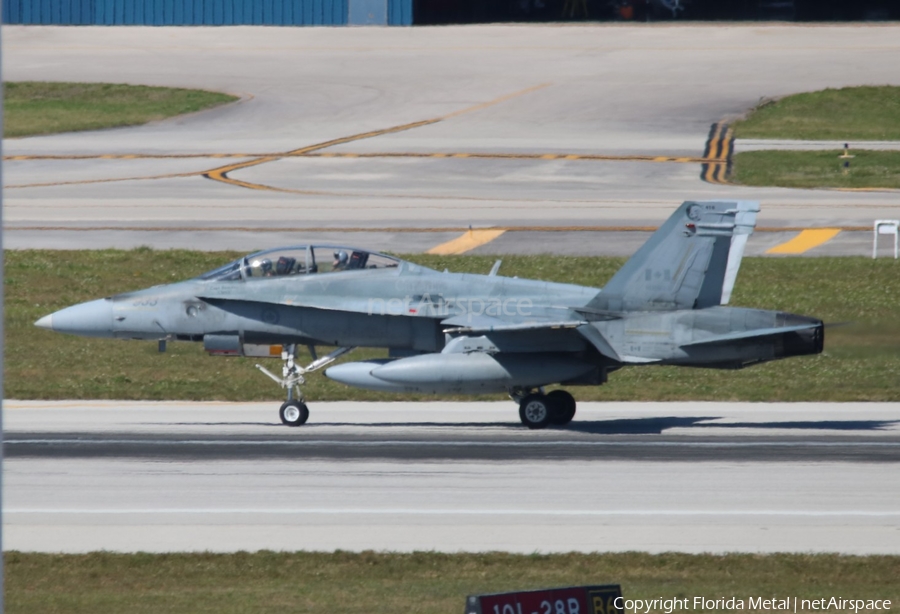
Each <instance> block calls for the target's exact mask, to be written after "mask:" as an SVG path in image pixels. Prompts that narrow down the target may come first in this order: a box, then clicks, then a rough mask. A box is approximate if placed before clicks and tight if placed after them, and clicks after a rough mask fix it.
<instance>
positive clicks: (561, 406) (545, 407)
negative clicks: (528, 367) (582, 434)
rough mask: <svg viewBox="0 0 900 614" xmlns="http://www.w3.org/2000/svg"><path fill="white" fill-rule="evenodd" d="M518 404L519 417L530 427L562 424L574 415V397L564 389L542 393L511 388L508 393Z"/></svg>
mask: <svg viewBox="0 0 900 614" xmlns="http://www.w3.org/2000/svg"><path fill="white" fill-rule="evenodd" d="M509 396H510V398H512V400H513V401H516V402H517V403H518V404H519V418H520V419H521V420H522V424H524V425H525V426H527V427H528V428H530V429H542V428H546V427H547V426H549V425H551V424H553V425H556V426H564V425H566V424H568V423H569V422H571V421H572V418H574V417H575V405H576V404H575V398H574V397H573V396H572V395H571V394H569V393H568V392H566V391H565V390H554V391H553V392H551V393H549V394H544V391H543V390H542V389H538V391H537V392H526V391H524V390H512V391H510V394H509Z"/></svg>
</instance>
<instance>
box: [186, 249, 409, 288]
mask: <svg viewBox="0 0 900 614" xmlns="http://www.w3.org/2000/svg"><path fill="white" fill-rule="evenodd" d="M400 262H401V260H399V259H397V258H393V257H391V256H385V255H384V254H379V253H377V252H367V251H365V250H362V249H358V248H355V247H339V246H333V245H300V246H296V247H280V248H277V249H270V250H267V251H263V252H257V253H255V254H250V255H249V256H244V257H243V258H240V259H238V260H235V261H234V262H231V263H229V264H226V265H225V266H221V267H219V268H217V269H214V270H212V271H209V272H208V273H204V274H203V275H201V276H200V277H199V278H198V279H202V280H208V281H213V280H215V281H241V280H253V279H264V278H267V277H286V276H290V275H309V274H313V273H319V274H321V273H338V272H342V271H354V270H361V269H385V268H392V267H397V266H399V265H400Z"/></svg>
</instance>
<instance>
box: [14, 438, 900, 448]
mask: <svg viewBox="0 0 900 614" xmlns="http://www.w3.org/2000/svg"><path fill="white" fill-rule="evenodd" d="M41 444H44V445H76V446H82V445H94V446H105V445H150V446H273V447H314V446H335V447H342V448H390V447H408V448H420V447H423V446H432V447H449V448H468V447H472V446H481V447H485V446H486V447H491V448H542V447H551V446H554V447H555V446H569V447H577V448H633V447H635V445H640V446H641V447H653V448H761V447H766V448H769V447H777V448H794V447H826V448H827V447H834V448H838V447H840V448H845V447H851V448H871V447H879V448H900V442H896V441H840V442H838V441H769V440H767V441H718V442H717V441H641V442H640V443H639V444H636V442H635V441H576V440H571V439H569V440H553V441H533V440H529V441H488V440H485V439H473V440H456V441H439V440H421V439H416V440H385V441H354V440H349V441H348V440H339V439H299V440H294V441H286V440H273V439H83V438H71V439H7V440H6V441H5V442H4V445H7V446H11V447H15V446H17V445H41Z"/></svg>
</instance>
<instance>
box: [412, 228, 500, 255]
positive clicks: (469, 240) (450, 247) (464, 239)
mask: <svg viewBox="0 0 900 614" xmlns="http://www.w3.org/2000/svg"><path fill="white" fill-rule="evenodd" d="M504 232H506V230H503V229H502V228H501V229H498V228H479V229H477V230H472V229H470V230H467V231H466V232H464V233H463V234H462V235H461V236H459V237H456V238H455V239H453V240H452V241H447V242H446V243H441V244H440V245H436V246H435V247H432V248H431V249H430V250H428V251H427V252H426V253H428V254H436V255H438V256H450V255H456V254H465V253H466V252H468V251H470V250H473V249H475V248H476V247H479V246H481V245H484V244H486V243H490V242H491V241H493V240H494V239H496V238H497V237H499V236H500V235H502V234H503V233H504Z"/></svg>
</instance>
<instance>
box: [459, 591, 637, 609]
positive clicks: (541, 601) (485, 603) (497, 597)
mask: <svg viewBox="0 0 900 614" xmlns="http://www.w3.org/2000/svg"><path fill="white" fill-rule="evenodd" d="M621 596H622V589H621V587H620V586H619V585H618V584H609V585H605V586H569V587H566V588H551V589H545V590H539V591H524V592H518V593H499V594H494V595H472V596H470V597H469V598H468V599H467V600H466V614H624V611H623V610H621V609H619V608H617V607H615V605H614V604H615V600H616V597H621Z"/></svg>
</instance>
